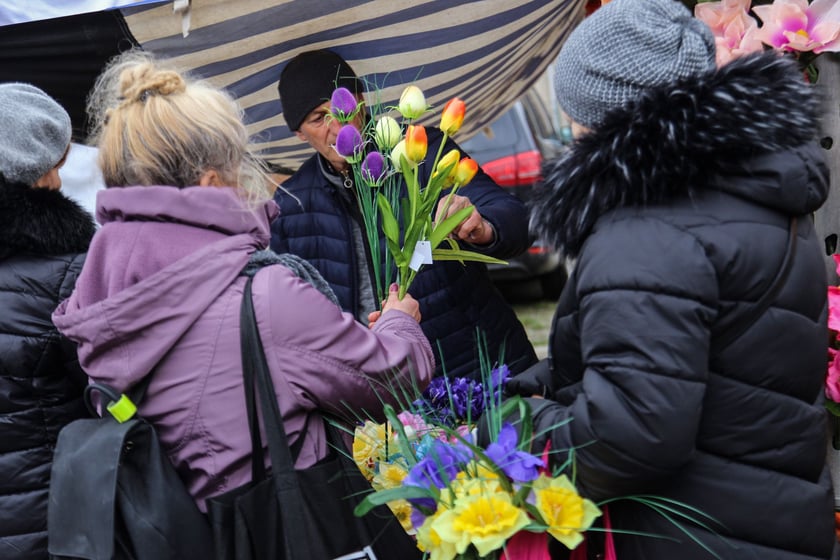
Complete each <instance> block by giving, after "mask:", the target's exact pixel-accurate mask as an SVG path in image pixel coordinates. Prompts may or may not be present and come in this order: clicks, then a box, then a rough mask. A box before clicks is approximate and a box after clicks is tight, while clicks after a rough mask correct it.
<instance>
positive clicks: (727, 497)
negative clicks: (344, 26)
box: [532, 54, 835, 560]
mask: <svg viewBox="0 0 840 560" xmlns="http://www.w3.org/2000/svg"><path fill="white" fill-rule="evenodd" d="M817 105H818V101H817V100H816V99H814V97H813V93H812V91H811V89H810V87H809V86H807V85H806V84H804V83H803V82H802V81H801V75H800V74H799V72H798V70H797V69H796V67H795V65H794V64H793V63H791V62H790V61H788V60H785V59H780V58H778V57H777V56H776V55H774V54H763V55H758V56H753V57H749V58H744V59H740V60H738V61H736V62H734V63H732V64H730V65H729V66H727V67H725V68H723V69H721V70H719V71H717V72H715V73H712V74H709V75H707V76H705V77H702V78H700V79H695V80H694V81H692V82H690V83H689V82H686V83H681V84H679V85H675V86H671V87H669V88H667V89H662V90H658V91H652V92H649V93H648V94H646V96H645V97H644V98H643V99H641V100H639V101H638V102H637V103H634V104H633V105H632V106H628V107H626V108H625V109H624V110H619V111H616V112H613V113H612V114H610V115H609V116H608V118H607V120H606V121H605V122H604V124H603V126H602V127H600V128H599V129H598V130H597V131H595V132H593V133H591V134H589V135H587V136H585V137H583V138H581V139H580V141H579V142H577V143H576V144H575V145H574V146H573V147H572V149H571V152H570V153H569V154H568V156H567V157H565V158H564V159H563V160H561V161H559V162H558V163H556V165H555V166H554V167H553V169H551V170H550V172H549V173H548V174H547V183H548V186H549V188H548V189H546V194H545V197H544V198H543V199H542V200H540V201H537V203H536V204H535V206H534V209H533V211H534V214H533V217H532V223H533V224H534V225H536V226H537V228H538V229H539V230H540V231H541V232H542V234H543V236H544V237H545V238H546V239H548V240H549V241H551V242H553V243H554V245H555V246H557V247H559V248H561V249H563V250H564V251H565V252H566V253H567V254H568V255H570V256H574V257H576V258H577V264H576V267H575V270H574V272H573V275H572V277H571V278H570V282H569V285H568V286H567V290H566V292H565V293H564V296H563V297H562V298H561V302H560V305H559V307H558V311H557V314H556V316H555V322H554V329H553V334H552V341H551V354H552V361H553V368H554V383H555V384H556V385H555V387H554V388H555V389H557V390H556V392H555V393H554V397H555V399H554V401H555V402H551V401H542V402H540V401H534V403H535V405H536V406H537V407H538V408H539V410H538V412H537V413H536V420H535V424H536V425H535V427H534V430H535V433H538V432H539V431H540V430H542V429H546V428H548V427H549V426H554V429H553V430H550V437H551V440H552V444H553V445H552V447H553V449H555V450H558V449H568V448H570V447H575V448H577V452H576V455H575V456H576V460H577V466H578V470H577V476H578V478H577V482H578V484H579V486H580V488H581V489H582V491H583V493H584V494H586V495H588V496H589V497H591V498H592V499H594V500H595V501H601V500H605V499H610V498H621V497H626V496H631V495H646V496H653V497H658V498H662V499H666V500H674V501H676V502H679V503H681V504H685V505H686V506H689V507H691V508H695V509H694V510H685V509H682V510H681V511H682V512H683V513H687V514H688V515H690V516H693V517H695V518H699V519H700V521H701V522H702V523H703V526H700V525H697V524H692V523H689V522H687V521H686V520H685V519H682V518H680V517H678V516H676V515H673V514H669V513H668V512H667V511H665V512H662V511H659V512H657V511H656V510H655V509H654V508H653V507H651V506H649V505H643V504H641V503H639V502H638V501H632V500H619V501H616V502H614V503H612V504H611V505H610V506H609V509H610V512H611V515H612V523H613V526H614V528H615V529H616V530H617V531H642V532H647V533H652V534H654V535H659V536H664V537H666V538H656V537H642V536H626V535H621V534H617V535H616V542H617V547H618V558H619V559H628V558H631V559H645V560H654V559H668V560H672V559H676V558H679V559H680V560H692V559H700V558H714V557H715V556H714V555H712V554H711V552H710V551H714V553H715V554H716V555H717V557H718V558H725V559H729V558H731V559H737V560H743V559H753V558H754V559H761V560H769V559H785V560H794V559H798V560H804V559H806V558H807V559H816V558H829V557H830V556H831V554H832V549H833V547H834V545H835V538H834V532H833V524H834V521H833V516H832V512H833V496H832V492H831V488H830V481H829V477H828V472H827V470H826V468H825V446H826V413H825V410H824V409H823V407H822V404H821V398H822V397H821V395H822V392H823V380H824V377H825V371H826V341H827V329H826V279H825V268H824V260H823V256H822V253H821V248H820V244H819V243H818V241H817V237H816V234H815V231H814V227H813V223H812V220H811V219H810V216H809V214H810V213H812V212H814V211H815V210H816V209H817V208H818V207H819V206H820V205H821V204H822V203H823V202H824V201H825V199H826V197H827V194H828V171H827V167H826V165H825V162H824V160H823V158H824V155H823V154H822V153H821V152H822V150H821V148H819V147H818V146H817V145H816V144H814V143H811V139H812V138H813V137H814V136H815V134H816V131H817V128H818V123H817V120H816V118H815V115H814V111H815V108H816V107H817ZM791 216H797V217H798V237H797V243H796V252H795V257H794V261H793V266H792V270H791V272H790V275H789V276H788V278H787V282H786V283H785V285H784V287H783V288H782V290H781V292H780V293H779V295H778V296H777V297H776V298H775V300H774V301H773V303H772V305H771V306H770V308H769V309H768V310H767V311H766V312H765V313H764V314H763V315H762V316H761V317H760V318H759V319H758V320H757V321H756V322H755V323H754V324H753V325H752V326H751V327H750V329H749V330H748V331H747V332H746V333H745V334H744V335H742V336H741V337H740V338H738V339H737V340H736V341H735V342H734V343H733V344H732V345H730V346H729V347H728V348H726V349H722V348H720V345H719V343H718V340H717V338H716V335H717V334H718V333H720V332H721V330H722V329H723V328H724V326H725V325H727V324H729V323H731V322H732V321H734V320H736V319H737V318H738V317H741V316H743V315H744V314H747V313H749V310H750V308H751V305H752V303H754V302H755V301H757V300H758V299H759V298H760V297H761V295H762V293H763V292H764V291H765V290H766V289H767V287H768V286H769V284H770V282H771V280H772V278H773V277H774V275H775V274H776V272H777V270H778V269H779V268H780V264H781V262H782V258H783V256H784V254H785V248H786V243H787V239H788V223H789V218H790V217H791ZM558 387H560V388H559V389H558ZM566 419H570V421H568V422H567V423H565V424H563V425H559V426H558V424H559V423H560V422H562V421H563V420H566ZM560 458H561V459H565V455H561V456H560ZM654 499H656V498H654ZM667 507H668V508H671V507H673V504H668V505H667ZM676 509H680V507H679V506H677V508H676ZM663 513H664V515H663ZM668 516H670V517H671V518H672V519H673V522H672V521H669V520H667V519H666V517H668ZM705 516H708V517H705ZM675 524H677V525H681V526H682V527H683V528H685V529H686V530H687V531H688V533H684V532H682V531H681V530H680V529H678V528H677V527H676V525H675Z"/></svg>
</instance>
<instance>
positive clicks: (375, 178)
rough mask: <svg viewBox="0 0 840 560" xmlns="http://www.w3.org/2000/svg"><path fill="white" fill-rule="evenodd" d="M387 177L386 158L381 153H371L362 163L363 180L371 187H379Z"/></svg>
mask: <svg viewBox="0 0 840 560" xmlns="http://www.w3.org/2000/svg"><path fill="white" fill-rule="evenodd" d="M384 177H385V158H384V157H382V154H380V153H379V152H371V153H369V154H368V155H367V156H366V157H365V161H363V162H362V179H364V180H365V181H366V182H367V183H368V184H369V185H378V184H379V182H380V181H382V179H383V178H384Z"/></svg>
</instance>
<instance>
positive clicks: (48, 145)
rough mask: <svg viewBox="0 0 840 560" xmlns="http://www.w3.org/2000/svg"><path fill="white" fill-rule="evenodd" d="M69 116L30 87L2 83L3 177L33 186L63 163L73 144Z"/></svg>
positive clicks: (0, 152) (0, 146) (0, 134)
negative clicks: (71, 143)
mask: <svg viewBox="0 0 840 560" xmlns="http://www.w3.org/2000/svg"><path fill="white" fill-rule="evenodd" d="M71 134H72V127H71V124H70V115H68V114H67V111H65V110H64V108H63V107H62V106H61V105H59V104H58V103H57V102H56V101H55V100H54V99H53V98H52V97H50V96H49V95H47V94H46V93H44V92H43V91H41V90H40V89H38V88H37V87H35V86H33V85H30V84H22V83H6V84H0V174H2V176H3V177H4V178H5V180H6V181H7V182H9V183H22V184H26V185H32V184H34V183H35V181H37V180H38V179H39V178H40V177H41V176H42V175H44V174H45V173H46V172H47V171H49V170H50V169H52V168H53V167H55V166H56V164H58V162H59V161H61V158H62V157H63V156H64V153H65V152H66V151H67V147H68V146H69V145H70V135H71Z"/></svg>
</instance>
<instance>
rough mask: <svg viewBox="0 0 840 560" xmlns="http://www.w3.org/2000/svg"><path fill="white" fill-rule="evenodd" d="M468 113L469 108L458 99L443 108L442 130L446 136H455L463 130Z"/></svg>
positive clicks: (441, 116)
mask: <svg viewBox="0 0 840 560" xmlns="http://www.w3.org/2000/svg"><path fill="white" fill-rule="evenodd" d="M466 112H467V106H466V105H465V104H464V102H463V101H461V100H460V99H458V98H457V97H453V98H452V99H450V100H449V101H447V102H446V105H444V106H443V113H442V114H441V115H440V129H441V130H442V131H444V132H445V133H446V134H449V135H452V134H455V133H456V132H458V129H460V128H461V125H462V124H463V122H464V114H466Z"/></svg>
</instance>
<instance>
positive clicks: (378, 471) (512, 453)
mask: <svg viewBox="0 0 840 560" xmlns="http://www.w3.org/2000/svg"><path fill="white" fill-rule="evenodd" d="M506 376H507V368H504V367H502V368H497V369H495V370H493V375H492V376H491V378H490V379H485V380H484V382H483V383H479V382H476V381H472V380H466V379H459V378H455V379H452V380H447V379H445V378H440V379H437V380H435V381H434V382H433V385H432V386H430V387H429V389H427V390H426V391H425V392H424V393H423V396H422V398H421V399H419V400H418V401H415V402H414V403H413V405H412V407H411V410H409V411H403V412H401V413H399V414H397V413H396V411H395V410H394V409H393V408H391V407H386V416H387V417H388V420H389V421H388V422H387V423H386V424H374V423H372V422H367V423H365V425H364V426H362V427H360V428H358V429H357V431H356V434H355V439H354V444H353V454H354V458H355V460H356V462H357V464H358V465H359V468H360V469H361V470H362V472H364V473H365V474H366V476H367V477H368V479H369V480H370V481H371V483H372V485H373V488H374V489H375V492H373V493H372V494H369V495H368V496H367V497H366V498H365V500H364V501H363V502H362V503H361V504H360V505H359V507H358V508H357V510H356V511H357V514H358V515H364V514H365V513H367V512H368V511H370V509H371V508H373V507H374V506H376V505H380V504H388V505H389V506H390V507H391V509H392V511H394V512H395V514H396V515H397V517H398V518H399V519H400V522H401V523H402V524H403V527H404V528H405V529H406V530H407V531H408V532H409V533H411V534H413V535H415V537H416V539H417V545H418V547H419V548H420V549H421V550H423V551H424V552H426V553H427V554H428V556H429V558H430V559H431V560H451V559H456V558H457V559H464V560H465V559H478V558H492V559H504V558H508V559H514V558H522V557H524V556H525V555H526V554H528V555H534V556H528V557H532V558H548V557H549V556H548V541H549V539H555V540H556V541H558V542H560V543H562V544H563V545H565V546H566V547H568V548H570V549H574V548H575V547H577V546H578V545H579V544H580V543H581V542H582V541H583V533H584V532H585V531H586V530H587V529H589V527H590V526H591V525H592V523H593V521H594V520H595V519H596V518H597V517H598V516H600V515H601V511H600V510H599V508H598V507H597V506H596V505H595V504H594V503H592V502H591V501H589V500H586V499H584V498H582V497H581V496H580V495H579V494H578V492H577V490H576V489H575V486H574V481H573V480H570V479H569V478H568V477H567V476H566V475H565V474H560V473H561V472H563V471H564V470H566V468H567V467H568V466H570V465H569V464H568V463H567V464H565V465H562V466H561V467H559V468H558V469H556V470H554V471H552V470H550V469H549V468H548V451H547V450H546V451H544V452H543V453H542V455H541V456H536V455H533V454H531V453H529V452H528V451H527V450H526V449H527V447H528V446H529V443H530V439H531V429H532V428H531V424H530V412H529V410H528V405H527V402H526V401H524V400H522V399H520V398H518V397H516V398H514V399H510V400H508V401H505V403H504V405H502V403H501V387H502V385H503V384H504V381H505V380H506ZM513 411H517V412H518V414H519V417H520V421H519V423H518V424H517V427H516V428H515V427H514V426H513V425H512V424H510V423H508V422H506V421H504V419H505V418H508V417H509V415H510V414H511V413H512V412H513ZM482 413H483V414H484V420H482V422H483V423H485V428H486V429H487V430H488V435H489V441H490V443H489V444H488V445H479V443H478V441H477V430H476V429H475V426H474V423H475V422H476V421H477V420H478V418H479V416H480V415H482ZM569 461H571V459H569Z"/></svg>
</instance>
